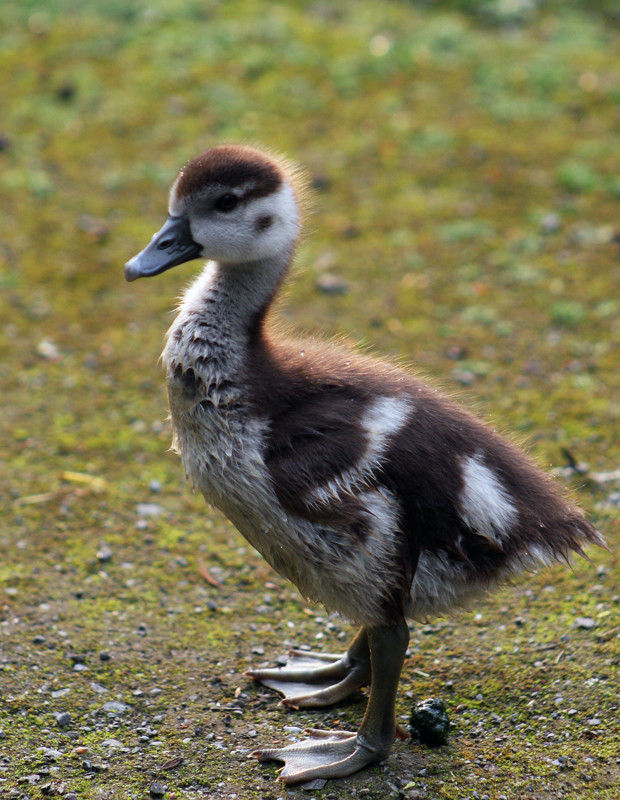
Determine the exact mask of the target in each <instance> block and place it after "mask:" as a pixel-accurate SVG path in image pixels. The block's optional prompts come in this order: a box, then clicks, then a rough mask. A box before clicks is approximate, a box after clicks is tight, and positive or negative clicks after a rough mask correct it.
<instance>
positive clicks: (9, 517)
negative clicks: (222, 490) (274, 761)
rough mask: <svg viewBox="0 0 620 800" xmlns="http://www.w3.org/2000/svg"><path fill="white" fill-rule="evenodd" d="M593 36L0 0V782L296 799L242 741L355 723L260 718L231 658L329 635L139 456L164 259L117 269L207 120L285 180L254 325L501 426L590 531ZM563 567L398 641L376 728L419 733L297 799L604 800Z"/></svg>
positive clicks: (275, 12) (606, 452)
mask: <svg viewBox="0 0 620 800" xmlns="http://www.w3.org/2000/svg"><path fill="white" fill-rule="evenodd" d="M619 26H620V13H619V12H618V5H617V3H616V2H615V1H614V2H612V0H607V2H605V0H601V2H597V3H589V4H584V3H579V2H559V0H558V2H536V0H472V2H467V0H460V2H459V1H458V0H454V1H453V2H431V0H428V1H427V2H406V1H405V0H393V2H370V0H356V2H352V1H351V0H345V1H344V2H339V3H329V2H320V1H319V2H301V1H300V0H297V2H288V3H270V2H256V1H255V0H229V1H228V2H214V1H211V2H210V1H209V0H206V1H203V2H197V0H178V1H177V2H173V1H172V0H167V1H164V0H160V1H159V2H157V1H155V2H115V1H114V2H112V1H111V2H94V1H93V0H86V1H85V2H68V1H65V2H63V0H48V2H23V1H22V2H12V1H11V0H9V1H8V2H7V0H4V2H3V4H2V6H1V7H0V70H1V74H2V89H1V90H0V211H1V216H0V287H1V294H0V314H1V318H2V325H1V326H0V348H1V363H0V378H1V380H2V400H3V402H2V415H1V422H0V425H1V429H0V433H1V436H2V441H3V443H4V445H5V446H4V448H3V450H4V455H3V456H2V460H1V461H0V492H1V498H2V507H3V511H2V520H1V524H0V688H1V689H2V696H1V697H0V730H1V731H2V732H3V738H2V734H0V796H5V795H4V794H3V793H6V796H7V797H38V796H40V795H41V792H42V791H43V789H45V792H47V793H48V794H54V793H55V794H56V795H58V796H67V797H70V795H71V793H72V792H73V793H76V795H77V796H78V797H89V798H90V797H99V798H102V799H103V798H117V797H118V798H124V797H128V796H132V797H133V796H136V797H141V796H148V793H149V789H152V787H153V783H154V782H155V783H159V784H160V785H161V787H162V788H163V789H165V791H166V796H167V797H171V798H174V797H177V798H179V797H238V798H244V799H245V798H251V797H260V798H265V797H279V796H284V795H287V794H293V795H295V794H300V793H301V792H300V790H294V791H292V792H287V790H284V789H282V788H280V787H279V785H277V784H276V782H275V772H274V769H273V767H259V766H258V765H256V764H254V763H251V762H250V763H246V758H247V753H248V752H249V750H251V749H252V748H253V747H254V746H255V744H256V742H260V743H265V742H266V741H269V740H273V739H274V738H275V737H276V736H277V735H278V734H281V733H282V729H283V726H284V725H285V724H288V725H293V726H296V725H301V726H302V727H303V726H304V725H307V724H314V725H321V724H322V725H324V724H328V725H333V726H338V725H342V727H345V728H346V727H352V726H356V725H357V724H358V722H359V719H360V717H361V713H362V710H363V703H362V702H361V700H360V699H359V698H358V701H357V702H352V703H350V704H348V705H347V706H345V707H344V709H336V710H334V711H333V712H332V711H328V712H325V713H324V714H317V713H316V712H315V713H314V714H310V713H298V714H290V713H289V714H285V713H284V712H283V711H281V710H279V709H277V708H276V703H275V701H274V699H273V698H272V697H270V696H269V697H267V696H266V695H265V694H264V693H262V692H261V690H259V689H257V688H256V687H254V686H252V685H251V684H250V683H249V682H248V680H247V679H245V678H244V677H243V670H244V669H247V667H248V666H249V664H250V663H256V662H260V661H262V660H266V659H269V660H273V658H274V656H275V655H277V654H278V653H280V652H281V649H282V648H281V643H282V641H283V640H285V639H288V640H289V641H294V642H297V643H305V644H314V645H317V644H323V646H324V647H325V649H327V650H329V649H332V650H333V649H339V648H342V647H343V640H345V639H346V637H347V636H348V631H347V627H346V625H344V624H343V623H342V622H341V621H339V620H337V619H332V618H328V617H325V616H324V615H322V614H321V611H320V610H313V609H308V608H307V607H306V604H305V603H304V602H303V600H301V599H300V598H299V597H298V595H297V594H296V593H295V592H294V591H293V590H292V588H291V587H289V586H287V585H286V584H285V583H284V582H283V581H282V580H281V579H280V578H278V577H277V576H275V575H274V574H273V573H271V572H270V571H269V570H268V568H267V567H265V566H264V565H263V564H262V563H261V561H260V559H259V558H258V557H257V556H256V555H255V554H254V553H252V552H251V550H250V549H249V548H247V547H246V546H245V544H244V542H243V540H242V539H241V538H240V537H239V536H238V535H237V534H236V533H235V532H234V531H233V530H232V528H231V527H230V526H229V525H228V523H227V522H225V521H224V520H223V519H222V518H221V517H220V516H219V515H217V514H216V513H215V512H212V511H210V510H209V509H207V508H206V507H205V506H204V504H203V503H202V502H201V501H200V499H199V498H194V497H193V496H192V495H191V493H190V491H189V489H188V488H187V486H185V485H184V482H183V475H182V468H181V464H180V462H179V460H178V459H177V458H176V457H175V456H174V455H172V454H170V453H168V452H166V451H167V448H168V445H169V438H170V434H169V430H168V427H167V423H166V421H165V416H166V400H165V391H164V385H163V379H162V376H161V374H160V370H159V368H158V366H157V363H156V362H157V358H158V356H159V352H160V350H161V346H162V337H163V332H164V331H165V329H166V328H167V326H168V324H169V321H170V310H171V309H172V308H173V306H174V302H175V298H176V297H177V296H178V295H179V293H180V291H181V290H182V288H183V286H184V285H186V283H187V282H188V281H189V279H190V278H191V276H192V274H193V273H194V272H195V268H196V266H195V265H186V266H184V267H180V268H179V269H177V270H173V271H171V272H168V273H166V274H165V275H163V276H161V277H160V278H157V279H155V280H152V281H144V282H139V283H137V284H132V285H128V284H126V283H125V281H124V279H123V271H122V267H123V263H124V262H125V261H126V260H127V259H128V258H129V257H130V256H132V255H133V254H134V253H135V252H137V251H138V250H139V249H141V248H142V247H143V246H144V245H145V243H146V242H147V241H148V238H149V237H150V235H151V234H152V233H153V231H154V230H156V229H157V228H158V227H159V226H160V224H161V223H162V221H163V219H164V217H165V214H166V199H167V191H168V187H169V185H170V183H171V181H172V180H173V178H174V176H175V174H176V172H177V170H178V169H179V167H180V166H181V165H182V164H183V163H184V162H185V161H186V160H187V159H189V158H191V157H192V156H194V155H196V154H197V153H199V152H201V151H202V150H204V149H206V148H207V147H209V146H211V145H213V144H217V143H221V142H225V141H233V142H248V143H252V144H258V145H262V146H265V147H267V148H269V149H272V150H275V151H277V152H281V153H283V154H285V155H287V156H288V157H290V158H292V159H293V160H295V161H296V162H298V163H300V164H301V165H302V166H304V167H305V168H306V169H307V170H308V173H309V176H310V179H311V183H312V185H313V187H314V211H313V214H312V215H311V217H310V218H309V220H308V226H307V231H306V236H305V237H304V239H303V241H302V243H301V245H300V248H299V252H298V256H297V260H296V267H295V270H294V279H293V280H292V281H291V282H290V283H289V285H288V288H287V292H286V298H285V301H284V302H283V303H282V307H281V313H282V315H283V317H284V318H285V319H286V320H288V321H290V322H291V323H294V324H295V325H297V326H298V327H299V328H300V329H302V330H304V331H306V332H313V333H317V334H319V335H324V336H333V335H339V336H342V335H344V336H346V337H349V338H350V341H351V342H352V343H354V344H356V343H357V344H361V345H363V346H367V345H372V347H373V349H374V350H375V351H377V352H380V353H383V354H387V355H389V356H390V357H393V358H397V359H399V360H401V361H402V362H404V363H413V364H415V365H416V367H418V368H419V369H421V370H422V371H423V372H424V373H426V374H428V375H430V376H433V378H435V379H436V380H437V381H438V382H439V384H440V385H442V386H444V387H446V388H447V389H448V390H449V391H452V392H454V393H456V394H457V395H459V396H460V397H461V398H462V399H463V401H464V402H466V403H468V404H469V405H470V406H471V407H474V408H477V409H478V411H479V413H480V414H481V415H482V416H483V417H485V418H487V419H489V420H491V421H492V424H494V425H495V426H496V427H499V428H500V429H502V430H508V431H512V432H514V433H516V435H517V437H518V438H520V439H521V440H522V441H523V442H525V443H527V445H528V447H529V448H530V450H531V452H532V453H533V454H534V455H535V456H536V457H537V458H538V459H539V460H540V462H541V463H542V464H543V465H544V466H545V467H547V468H549V469H555V470H556V471H561V472H562V474H561V476H560V480H562V481H564V482H565V483H567V485H569V486H570V488H571V489H572V490H573V492H574V495H575V497H576V498H577V499H578V500H579V501H580V502H581V503H582V504H583V506H584V507H585V508H586V510H587V512H588V513H589V514H590V515H591V516H592V517H593V519H595V520H596V521H597V524H599V527H600V528H601V530H603V531H604V533H605V534H606V536H607V537H608V539H609V541H610V544H611V545H612V549H613V546H614V545H616V551H617V545H618V543H619V541H620V530H619V524H618V507H619V503H620V488H619V485H620V479H619V477H618V475H617V474H616V476H615V477H614V474H613V473H614V472H617V470H618V468H619V467H620V435H619V423H620V370H619V369H618V362H619V356H620V260H619V255H620V219H619V213H618V209H619V204H620V147H619V144H620V142H619V128H620V60H619V55H618V54H619V53H620V35H619V34H620V27H619ZM575 464H577V465H578V469H577V470H575V469H572V470H571V469H564V470H563V471H562V468H567V467H571V466H573V467H574V466H575ZM591 555H592V558H593V560H594V563H593V564H587V563H585V562H584V563H582V564H578V565H576V566H575V569H574V571H573V572H570V571H566V570H565V569H562V568H557V569H553V570H545V571H544V572H543V573H541V574H540V575H539V576H537V577H535V578H532V577H528V578H525V579H523V581H521V582H519V585H518V586H517V588H516V589H508V590H506V591H504V592H502V593H501V594H500V595H497V596H495V597H494V598H492V599H490V600H488V601H485V602H484V603H481V604H480V605H479V607H477V608H476V609H475V613H474V614H473V615H472V614H469V615H464V616H461V617H459V618H457V619H456V620H441V621H439V622H436V621H434V622H433V624H432V625H429V626H427V628H428V630H426V631H425V630H424V629H423V628H416V629H414V632H413V635H412V648H411V658H410V659H409V660H408V662H407V667H406V670H405V677H404V678H403V681H402V690H401V697H400V699H399V703H400V706H399V714H400V716H401V717H402V718H403V719H402V720H401V721H403V720H406V717H407V714H408V713H409V711H410V706H411V702H412V701H411V699H410V698H411V697H419V696H425V695H428V694H433V693H434V694H438V695H439V696H442V697H443V698H444V699H445V700H446V702H447V704H448V706H449V711H450V713H451V715H452V717H453V721H454V722H455V727H454V731H453V737H452V743H451V745H450V746H449V747H448V748H446V749H442V750H441V751H429V750H426V749H424V748H421V747H420V746H419V745H416V744H413V745H412V744H411V743H405V744H399V745H397V747H396V748H395V751H394V753H393V755H392V756H391V758H390V760H389V761H388V766H387V767H386V768H385V769H384V768H373V769H371V770H367V771H365V772H364V773H362V774H361V775H360V776H357V777H356V778H353V779H351V780H350V781H349V782H339V783H338V782H332V783H331V784H327V786H326V787H325V789H323V790H322V791H320V792H318V793H317V796H318V797H323V796H324V797H332V796H333V797H340V796H343V797H344V796H347V797H348V796H358V795H359V793H360V792H361V791H363V793H364V794H365V796H367V797H371V798H372V797H377V798H384V797H387V796H392V795H393V796H395V797H396V796H399V797H429V798H431V797H432V798H455V800H456V798H461V797H476V796H478V797H484V796H487V797H490V798H500V797H502V796H505V797H509V798H511V800H512V799H513V798H537V800H538V798H554V799H555V798H561V797H567V798H571V799H572V798H580V797H584V798H585V797H592V796H597V797H601V798H609V800H611V798H612V797H613V798H615V797H616V796H617V794H616V793H617V781H618V780H619V775H618V772H619V767H618V761H617V752H618V739H619V735H618V722H617V720H618V701H617V687H616V689H615V690H614V688H613V674H614V670H615V669H617V664H618V662H619V655H618V630H619V626H620V619H619V614H618V585H619V581H620V574H619V571H618V566H617V563H616V560H615V556H612V555H610V554H606V553H600V552H596V553H592V554H591ZM266 598H267V599H266ZM579 620H581V621H582V622H583V620H586V621H587V622H586V623H583V624H581V623H580V622H579ZM590 623H591V624H590ZM316 639H319V640H320V641H319V642H318V643H317V642H316V641H315V640H316ZM101 653H104V654H105V653H109V654H110V658H109V659H108V660H102V659H101V658H100V657H99V656H100V654H101ZM76 659H77V660H76ZM80 664H81V665H82V666H83V667H84V669H81V668H80V669H76V665H80ZM93 686H95V687H99V688H93ZM64 689H68V691H67V692H65V693H64V694H63V693H62V692H63V690H64ZM58 692H61V694H58ZM412 693H413V694H412ZM558 698H561V699H560V700H558ZM110 701H117V702H122V703H123V704H124V705H125V706H126V709H125V711H124V712H118V709H117V712H118V713H115V712H113V711H110V710H108V711H106V710H105V709H104V708H103V706H104V704H105V703H106V702H110ZM218 703H219V704H220V705H219V706H218V705H217V704H218ZM227 708H228V711H226V709H227ZM63 712H66V713H69V714H70V716H71V722H70V723H68V724H67V725H65V726H61V725H60V724H59V721H58V718H57V716H56V715H57V714H60V713H63ZM571 712H574V713H571ZM226 717H227V719H228V721H226ZM593 719H594V720H598V721H595V722H592V720H593ZM140 729H141V730H140ZM149 731H155V733H149ZM211 733H212V734H213V736H212V737H211V738H209V736H210V734H211ZM110 740H111V741H114V742H116V744H109V743H108V744H105V742H109V741H110ZM153 742H159V744H156V745H154V744H153ZM41 748H44V749H43V750H41ZM45 748H47V751H46V750H45ZM614 753H615V755H614ZM175 758H182V759H183V760H182V761H181V762H179V763H178V764H175V765H174V766H173V767H170V766H169V764H170V763H172V762H171V760H174V759H175ZM558 759H560V760H558ZM562 759H564V760H563V761H562ZM88 765H90V766H88ZM167 765H168V766H167ZM94 767H96V769H95V768H94ZM614 787H616V788H614ZM593 791H595V792H596V794H595V795H594V794H590V792H593ZM45 792H44V793H45ZM399 792H400V794H399ZM416 792H417V793H418V794H416ZM475 792H477V793H478V794H477V795H476V794H475Z"/></svg>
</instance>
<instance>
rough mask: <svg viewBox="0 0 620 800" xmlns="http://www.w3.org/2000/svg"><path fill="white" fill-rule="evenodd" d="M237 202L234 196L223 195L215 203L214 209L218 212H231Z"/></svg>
mask: <svg viewBox="0 0 620 800" xmlns="http://www.w3.org/2000/svg"><path fill="white" fill-rule="evenodd" d="M238 202H239V201H238V199H237V198H236V197H235V195H234V194H223V195H222V196H221V197H218V199H217V200H216V201H215V207H216V208H217V210H218V211H232V210H233V208H234V207H235V206H236V205H237V203H238Z"/></svg>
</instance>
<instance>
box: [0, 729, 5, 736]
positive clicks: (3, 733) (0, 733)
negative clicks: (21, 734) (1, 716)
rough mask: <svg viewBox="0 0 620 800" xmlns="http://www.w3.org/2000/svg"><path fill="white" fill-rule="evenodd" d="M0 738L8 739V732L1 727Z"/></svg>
mask: <svg viewBox="0 0 620 800" xmlns="http://www.w3.org/2000/svg"><path fill="white" fill-rule="evenodd" d="M0 739H6V733H5V732H4V731H3V730H2V728H0Z"/></svg>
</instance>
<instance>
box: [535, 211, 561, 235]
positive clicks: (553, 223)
mask: <svg viewBox="0 0 620 800" xmlns="http://www.w3.org/2000/svg"><path fill="white" fill-rule="evenodd" d="M540 227H541V230H542V232H543V233H555V232H556V231H558V230H560V228H561V227H562V220H561V218H560V216H559V214H553V213H551V214H546V215H545V216H544V217H543V218H542V219H541V221H540Z"/></svg>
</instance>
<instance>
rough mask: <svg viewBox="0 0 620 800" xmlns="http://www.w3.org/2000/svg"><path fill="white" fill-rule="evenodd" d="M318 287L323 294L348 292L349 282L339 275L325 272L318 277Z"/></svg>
mask: <svg viewBox="0 0 620 800" xmlns="http://www.w3.org/2000/svg"><path fill="white" fill-rule="evenodd" d="M315 285H316V288H317V289H318V290H319V291H320V292H323V294H346V293H347V292H348V291H349V286H348V284H347V282H346V281H345V280H344V279H343V278H340V277H339V276H338V275H333V274H332V273H331V272H325V273H323V274H322V275H319V277H318V278H317V279H316V284H315Z"/></svg>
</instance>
